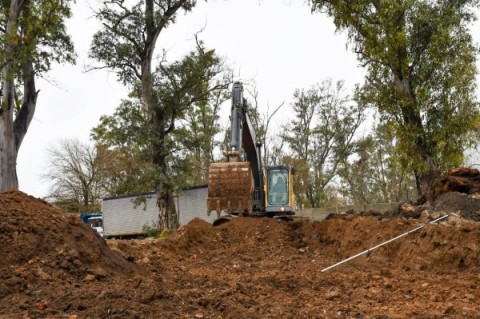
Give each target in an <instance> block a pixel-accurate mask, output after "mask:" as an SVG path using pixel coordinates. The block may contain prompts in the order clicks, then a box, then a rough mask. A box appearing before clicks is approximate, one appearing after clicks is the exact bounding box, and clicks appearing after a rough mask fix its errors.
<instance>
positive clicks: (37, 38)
mask: <svg viewBox="0 0 480 319" xmlns="http://www.w3.org/2000/svg"><path fill="white" fill-rule="evenodd" d="M10 2H11V1H3V3H2V6H1V7H0V61H2V64H3V63H11V64H12V66H13V68H12V74H13V75H14V77H16V78H18V79H21V76H19V74H21V70H22V63H23V62H25V61H27V60H28V61H32V62H33V65H34V71H35V74H37V75H42V74H44V73H45V72H47V71H49V70H50V69H51V66H52V63H53V62H56V63H64V62H68V63H74V62H75V53H74V48H73V43H72V40H71V39H70V36H68V35H67V33H66V28H65V20H66V19H68V18H70V17H71V11H70V4H71V3H72V2H73V0H30V1H25V5H24V7H23V8H22V10H21V13H20V15H19V19H18V23H17V25H16V26H15V27H14V28H13V29H12V31H11V33H10V34H7V22H8V17H9V14H10V10H9V9H10Z"/></svg>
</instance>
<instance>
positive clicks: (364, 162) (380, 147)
mask: <svg viewBox="0 0 480 319" xmlns="http://www.w3.org/2000/svg"><path fill="white" fill-rule="evenodd" d="M395 147H396V146H395V140H394V139H392V138H391V136H389V134H388V132H387V130H386V129H385V127H384V126H378V127H376V128H375V130H374V133H372V134H371V135H369V136H367V137H365V138H362V139H361V140H359V141H357V142H356V145H355V149H354V156H353V158H351V159H345V161H343V162H342V164H341V169H340V171H339V175H340V177H341V187H340V189H339V191H340V193H341V194H342V195H344V196H346V197H348V198H350V199H351V200H352V202H353V203H354V204H371V203H393V202H399V201H402V200H413V199H414V193H415V180H414V178H413V174H412V173H410V174H408V173H404V171H403V170H402V168H401V165H400V163H399V161H398V160H397V158H396V157H395V156H394V154H395V151H394V150H395Z"/></svg>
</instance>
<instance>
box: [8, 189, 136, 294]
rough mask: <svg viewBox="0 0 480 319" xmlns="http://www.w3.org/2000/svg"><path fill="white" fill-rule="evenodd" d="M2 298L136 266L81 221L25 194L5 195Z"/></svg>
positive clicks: (131, 268)
mask: <svg viewBox="0 0 480 319" xmlns="http://www.w3.org/2000/svg"><path fill="white" fill-rule="evenodd" d="M0 242H1V243H2V244H1V245H0V256H1V258H0V278H1V280H0V294H4V295H5V294H8V293H12V292H16V291H25V290H29V289H34V287H36V286H39V285H42V284H48V283H50V282H52V281H55V282H71V281H76V280H83V279H85V278H87V279H88V278H91V279H93V278H97V279H103V278H105V277H108V276H111V275H115V274H119V273H125V272H131V271H133V270H134V269H135V267H134V266H133V265H132V264H131V263H129V262H127V261H126V260H125V259H124V258H123V256H121V255H120V254H118V253H115V252H113V251H112V250H111V249H110V248H109V247H108V246H107V245H106V243H105V241H104V240H103V239H102V238H100V237H99V236H98V235H97V234H96V232H95V231H94V230H93V229H92V228H90V227H88V226H87V225H86V224H84V223H82V222H81V221H80V219H79V218H78V217H76V216H68V215H66V214H65V213H62V212H59V211H58V210H56V209H55V208H54V207H53V206H51V205H49V204H47V203H46V202H44V201H41V200H38V199H36V198H33V197H31V196H28V195H26V194H24V193H21V192H17V191H15V192H6V193H2V194H0Z"/></svg>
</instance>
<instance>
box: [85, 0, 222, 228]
mask: <svg viewBox="0 0 480 319" xmlns="http://www.w3.org/2000/svg"><path fill="white" fill-rule="evenodd" d="M195 3H196V1H193V0H190V1H187V0H176V1H170V0H160V1H154V0H143V1H132V2H126V1H124V0H114V1H102V6H101V8H100V9H99V10H98V11H97V12H96V17H97V18H98V19H99V20H100V21H101V22H102V25H103V28H102V30H101V31H99V32H97V33H96V34H95V35H94V39H93V43H92V46H91V50H90V56H91V57H92V58H94V59H96V60H98V61H99V62H101V63H102V65H101V66H100V67H104V68H108V69H111V70H114V71H115V72H117V75H118V78H119V80H120V81H122V82H123V83H124V84H130V85H132V84H134V83H136V82H137V81H139V82H140V87H141V97H142V102H143V103H144V104H145V106H146V108H147V110H148V113H149V122H150V125H149V128H150V132H149V134H150V137H151V138H150V139H149V142H150V143H151V144H150V145H151V148H150V149H151V159H152V163H153V165H155V166H156V168H155V170H156V171H158V172H159V176H158V178H156V180H155V188H156V192H157V198H158V202H157V204H158V206H159V209H160V219H161V221H162V228H168V229H169V230H173V229H175V228H176V227H177V225H178V220H177V218H176V213H175V208H174V202H173V196H172V189H173V185H172V180H171V179H169V166H168V161H167V158H168V156H169V154H170V153H171V150H172V145H171V143H170V142H169V140H168V136H169V135H170V134H171V133H172V132H173V131H174V129H175V123H176V120H177V119H178V118H179V117H180V116H181V115H182V114H183V113H184V112H185V110H187V109H188V108H189V107H190V105H192V103H194V102H195V101H198V100H199V99H201V97H200V96H202V95H203V98H205V94H206V93H207V92H205V90H204V89H205V83H206V82H207V80H206V79H207V78H211V77H212V75H211V72H215V71H214V70H213V69H212V68H207V67H205V65H206V64H212V63H213V64H215V63H216V61H217V60H218V58H217V57H216V56H215V54H214V51H213V50H211V51H201V54H200V55H198V56H197V55H195V56H190V57H187V58H186V59H184V60H183V61H182V62H179V63H176V64H173V65H170V66H168V67H165V66H164V65H162V63H160V65H159V68H158V71H159V72H157V73H156V74H155V73H154V72H152V61H153V57H154V51H155V50H154V49H155V45H156V44H157V40H158V37H159V35H160V33H161V32H162V31H163V30H164V29H165V28H166V27H167V26H168V25H169V24H171V23H174V22H175V18H176V14H177V12H178V11H179V10H180V9H182V10H183V11H185V12H188V11H190V10H192V8H193V7H194V6H195ZM200 48H201V46H200ZM180 69H183V70H185V69H188V70H189V71H188V72H184V73H179V72H178V71H179V70H180ZM158 75H160V76H158ZM180 75H181V76H180ZM220 86H221V85H220Z"/></svg>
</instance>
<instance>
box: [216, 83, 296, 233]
mask: <svg viewBox="0 0 480 319" xmlns="http://www.w3.org/2000/svg"><path fill="white" fill-rule="evenodd" d="M230 120H231V139H230V150H229V151H228V152H227V159H228V160H227V162H223V163H212V164H210V167H209V172H208V199H207V209H208V214H209V215H210V213H212V212H215V213H216V214H217V220H221V214H222V213H226V214H227V216H228V217H229V216H231V215H232V214H234V215H241V216H242V215H253V216H263V215H268V216H281V215H292V214H294V211H293V208H292V207H293V201H294V200H293V188H292V183H291V181H290V179H291V170H290V168H289V167H287V166H278V167H277V166H276V167H277V169H275V170H271V169H267V173H268V174H269V172H272V173H273V172H275V174H276V175H271V177H269V176H267V181H265V179H264V172H263V168H262V161H261V159H262V157H261V146H262V144H261V143H260V142H258V141H256V135H255V130H254V129H253V126H252V123H251V121H250V118H249V116H248V113H247V102H246V101H245V99H244V98H243V86H242V84H241V83H239V82H236V83H234V84H233V89H232V109H231V117H230ZM242 159H243V161H242ZM280 181H281V182H282V183H283V185H284V186H283V187H278V188H277V189H274V188H273V183H274V182H280ZM265 182H266V183H267V185H265ZM270 184H272V187H270ZM267 189H268V191H267ZM266 193H268V200H266V197H265V194H266ZM214 224H215V222H214ZM217 224H218V223H217Z"/></svg>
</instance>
